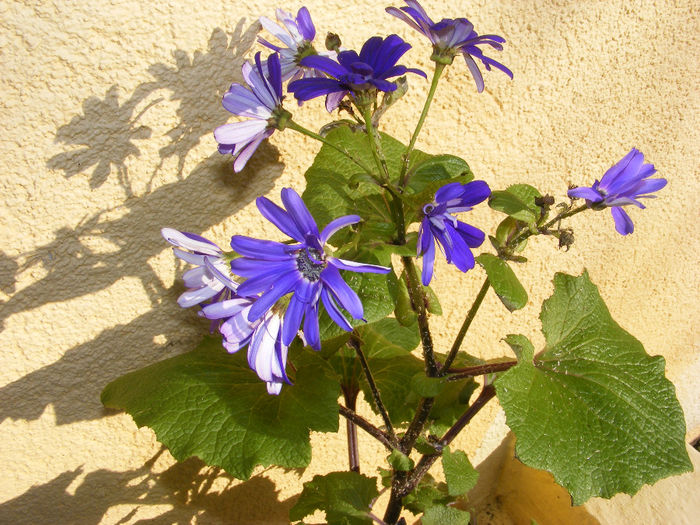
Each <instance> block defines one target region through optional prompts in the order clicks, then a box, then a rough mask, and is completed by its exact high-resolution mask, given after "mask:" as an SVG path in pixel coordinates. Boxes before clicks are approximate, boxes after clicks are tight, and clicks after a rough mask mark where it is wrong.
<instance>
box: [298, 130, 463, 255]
mask: <svg viewBox="0 0 700 525" xmlns="http://www.w3.org/2000/svg"><path fill="white" fill-rule="evenodd" d="M380 137H381V145H382V152H383V153H384V156H385V158H386V163H387V168H388V171H389V176H390V178H391V180H392V181H394V182H395V183H396V182H398V178H399V174H400V170H401V168H402V166H403V154H404V152H405V151H406V146H405V145H404V144H402V143H401V142H399V141H398V140H396V139H394V138H393V137H391V136H389V135H387V134H385V133H380ZM326 138H327V139H328V140H329V141H331V142H333V143H334V144H336V145H338V146H339V147H340V148H343V149H344V150H345V151H346V152H348V153H349V154H350V155H352V156H353V157H354V158H356V159H358V160H360V162H361V163H363V164H364V165H365V166H366V167H369V168H370V169H372V170H374V169H375V162H374V158H373V156H372V152H371V149H370V148H369V142H368V138H367V135H366V134H365V133H364V132H362V131H353V129H352V128H350V127H348V126H341V127H338V128H335V129H333V130H331V131H330V132H329V133H328V135H327V136H326ZM410 162H411V165H412V168H411V169H412V170H414V172H415V173H414V174H413V176H412V177H411V180H410V182H409V184H408V187H407V188H406V191H407V192H408V193H410V194H411V198H415V199H417V200H416V201H415V202H413V201H412V204H411V206H410V208H411V210H413V209H414V208H420V207H421V206H422V205H423V204H425V203H426V202H430V201H432V199H433V194H434V193H435V190H436V189H437V188H439V187H441V186H443V185H445V184H446V183H448V182H452V181H459V182H468V181H470V180H471V179H473V175H472V174H471V171H470V170H469V166H468V165H467V163H466V162H464V161H463V160H462V159H459V158H458V157H455V156H452V155H439V156H433V155H428V154H427V153H423V152H421V151H419V150H413V152H412V153H411V159H410ZM304 177H305V178H306V190H305V191H304V194H303V195H302V198H303V199H304V202H305V203H306V205H307V207H308V208H309V211H311V214H312V215H313V217H314V218H315V219H316V221H317V222H318V224H319V226H322V225H326V224H328V223H329V222H330V221H331V220H333V219H335V218H337V217H340V216H341V215H350V214H357V215H359V216H360V217H362V219H363V222H362V223H360V224H358V225H357V226H356V227H355V230H354V231H353V229H350V228H345V229H343V230H341V231H340V232H338V233H336V234H335V235H334V236H333V237H332V238H331V240H330V242H332V243H333V244H334V245H335V246H340V245H342V244H345V243H347V242H353V243H354V244H355V246H357V247H358V248H360V247H362V246H364V245H366V244H367V243H370V242H371V243H376V242H377V241H382V242H385V243H390V242H392V240H393V238H394V237H395V229H394V218H393V217H392V214H391V210H390V208H389V206H388V201H389V200H388V199H386V198H384V196H382V191H383V190H382V189H381V188H380V187H379V186H377V185H376V184H374V183H370V182H368V180H369V179H368V178H367V174H366V173H365V172H364V171H363V170H362V168H360V167H359V166H358V165H357V164H355V163H354V162H352V161H351V160H349V159H348V158H347V157H346V156H345V155H344V154H342V153H340V152H339V151H337V150H336V149H334V148H332V147H330V146H328V145H326V144H324V145H323V146H322V147H321V149H320V151H319V152H318V154H317V155H316V158H315V159H314V162H313V164H312V165H311V167H310V168H309V169H308V170H307V171H306V173H305V174H304ZM422 201H425V202H422ZM411 214H413V215H411ZM414 215H415V210H414V211H411V212H410V213H409V216H407V217H406V220H407V221H408V223H410V222H411V219H413V218H415V217H414Z"/></svg>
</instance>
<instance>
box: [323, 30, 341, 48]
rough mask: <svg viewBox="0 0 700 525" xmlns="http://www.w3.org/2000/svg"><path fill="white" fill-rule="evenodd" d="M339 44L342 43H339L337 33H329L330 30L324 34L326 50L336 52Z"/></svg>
mask: <svg viewBox="0 0 700 525" xmlns="http://www.w3.org/2000/svg"><path fill="white" fill-rule="evenodd" d="M341 45H342V43H341V41H340V37H339V36H338V35H336V34H335V33H330V32H329V33H328V34H327V35H326V49H327V50H328V51H335V52H338V50H339V49H340V46H341Z"/></svg>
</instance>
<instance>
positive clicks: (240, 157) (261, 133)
mask: <svg viewBox="0 0 700 525" xmlns="http://www.w3.org/2000/svg"><path fill="white" fill-rule="evenodd" d="M242 72H243V78H244V79H245V81H246V83H247V84H248V87H245V86H243V85H241V84H231V87H230V88H229V90H228V91H227V92H226V94H225V95H224V97H223V100H222V104H223V106H224V108H225V109H226V110H227V111H229V112H231V113H233V114H234V115H238V116H240V117H249V120H244V121H242V122H233V123H231V124H224V125H223V126H219V127H218V128H216V129H215V130H214V138H216V141H217V142H218V143H219V152H220V153H222V154H231V155H235V156H236V160H235V161H234V163H233V169H234V171H235V172H236V173H238V172H239V171H241V170H242V169H243V167H244V166H245V165H246V163H247V162H248V159H250V157H251V155H252V154H253V152H255V150H256V149H257V148H258V146H259V145H260V143H261V142H262V141H263V140H265V139H266V138H268V137H269V136H270V135H272V133H273V132H274V131H275V119H276V118H277V117H278V116H279V115H278V113H279V112H280V111H283V110H282V98H283V97H282V78H281V73H280V61H279V57H278V56H277V54H272V55H270V57H269V58H268V60H267V74H266V73H265V71H264V70H263V65H262V63H261V61H260V53H257V54H256V55H255V65H254V66H253V65H252V64H250V62H246V63H245V64H243V67H242Z"/></svg>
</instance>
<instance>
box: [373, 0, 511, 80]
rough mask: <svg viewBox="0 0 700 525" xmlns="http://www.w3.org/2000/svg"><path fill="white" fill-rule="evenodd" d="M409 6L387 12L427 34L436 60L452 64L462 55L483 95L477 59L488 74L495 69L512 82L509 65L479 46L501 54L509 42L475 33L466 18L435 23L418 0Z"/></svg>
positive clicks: (413, 0) (389, 8)
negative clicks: (487, 47)
mask: <svg viewBox="0 0 700 525" xmlns="http://www.w3.org/2000/svg"><path fill="white" fill-rule="evenodd" d="M405 1H406V4H407V5H408V7H402V8H400V9H397V8H396V7H387V8H386V12H387V13H389V14H390V15H394V16H395V17H397V18H400V19H401V20H403V21H404V22H406V23H407V24H408V25H410V26H411V27H412V28H413V29H415V30H416V31H419V32H421V33H423V34H424V35H425V36H427V37H428V39H429V40H430V41H431V42H432V44H433V50H434V55H433V57H434V59H436V58H437V59H438V61H440V59H442V60H447V61H448V63H451V62H452V59H453V57H454V56H455V55H456V54H457V53H462V55H463V56H464V60H465V61H466V62H467V66H468V67H469V71H471V74H472V76H473V77H474V80H475V81H476V88H477V90H478V91H479V93H481V92H482V91H483V90H484V79H483V77H482V76H481V71H479V66H477V64H476V62H475V60H474V59H475V58H476V59H478V60H480V61H481V63H482V64H484V66H485V67H486V70H487V71H491V66H493V67H495V68H497V69H500V70H501V71H503V72H504V73H505V74H506V75H508V76H509V77H510V78H511V79H512V78H513V73H512V72H511V70H510V69H508V68H507V67H506V66H504V65H503V64H501V63H500V62H496V61H495V60H494V59H492V58H489V57H487V56H486V55H484V52H483V51H482V50H481V49H480V48H479V47H478V46H480V45H489V46H491V47H493V48H494V49H496V50H498V51H502V50H503V45H502V44H503V43H504V42H505V39H504V38H503V37H500V36H498V35H481V36H480V35H479V34H477V32H476V31H474V26H473V25H472V23H471V22H470V21H469V20H467V19H466V18H443V19H442V20H440V21H439V22H437V23H436V22H433V21H432V19H431V18H430V17H429V16H428V14H427V13H426V12H425V9H423V7H422V6H421V5H420V4H419V3H418V2H416V1H415V0H405Z"/></svg>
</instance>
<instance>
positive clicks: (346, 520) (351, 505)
mask: <svg viewBox="0 0 700 525" xmlns="http://www.w3.org/2000/svg"><path fill="white" fill-rule="evenodd" d="M378 495H379V491H378V490H377V480H376V479H375V478H368V477H367V476H363V475H362V474H358V473H356V472H331V473H330V474H326V475H325V476H314V479H312V480H311V481H307V482H306V483H304V490H303V491H302V493H301V495H300V496H299V499H298V500H297V502H296V503H295V504H294V506H293V507H292V508H291V509H290V510H289V518H290V519H291V520H293V521H294V520H301V519H303V518H304V517H306V516H308V515H310V514H313V513H314V512H315V511H316V510H322V511H324V512H325V513H326V520H328V523H337V524H339V525H365V524H367V525H369V524H371V523H372V519H371V518H370V517H369V516H368V513H369V511H370V504H371V503H372V500H373V499H374V498H376V497H377V496H378Z"/></svg>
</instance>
